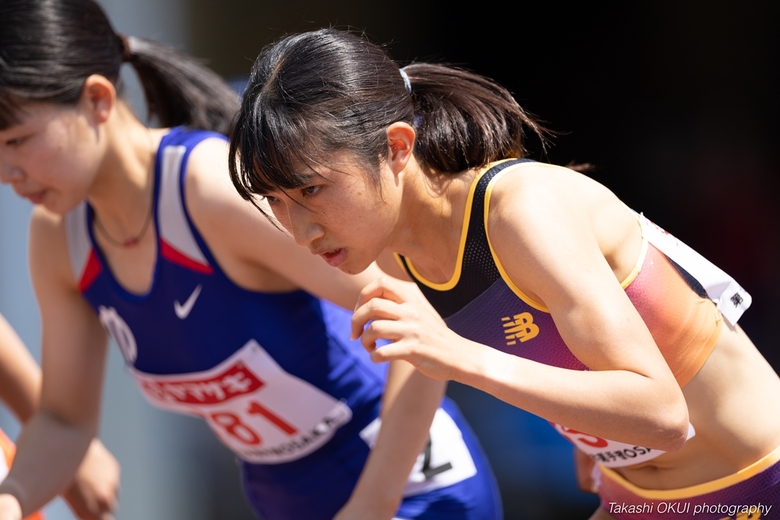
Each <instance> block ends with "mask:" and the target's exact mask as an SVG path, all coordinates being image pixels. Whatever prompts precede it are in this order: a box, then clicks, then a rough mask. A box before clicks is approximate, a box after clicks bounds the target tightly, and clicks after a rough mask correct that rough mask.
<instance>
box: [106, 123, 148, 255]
mask: <svg viewBox="0 0 780 520" xmlns="http://www.w3.org/2000/svg"><path fill="white" fill-rule="evenodd" d="M146 131H147V138H148V140H149V149H150V150H151V149H152V136H151V132H150V131H149V129H148V128H147V129H146ZM151 170H152V172H153V171H154V160H152V164H151ZM152 213H154V189H152V201H151V202H150V203H149V212H148V213H147V214H146V220H145V221H144V225H143V227H142V228H141V231H140V232H139V233H138V234H137V235H135V236H133V237H130V238H128V239H127V240H116V239H114V238H112V237H111V235H109V234H108V231H106V228H104V227H103V225H102V224H101V223H100V219H99V218H98V216H97V213H95V217H94V218H93V219H92V220H93V222H94V223H95V230H96V231H97V232H98V233H99V234H100V235H101V236H102V237H103V238H105V239H106V242H108V243H109V244H111V245H112V246H114V247H123V248H127V247H133V246H135V245H137V244H138V243H139V242H140V241H141V239H142V238H143V236H144V235H145V234H146V230H147V229H149V224H150V223H151V222H152Z"/></svg>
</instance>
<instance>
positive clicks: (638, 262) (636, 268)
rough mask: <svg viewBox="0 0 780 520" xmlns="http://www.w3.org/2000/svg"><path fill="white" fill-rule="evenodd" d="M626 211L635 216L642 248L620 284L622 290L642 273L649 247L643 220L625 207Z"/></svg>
mask: <svg viewBox="0 0 780 520" xmlns="http://www.w3.org/2000/svg"><path fill="white" fill-rule="evenodd" d="M626 209H627V210H628V211H630V212H631V213H632V214H634V215H635V216H636V223H637V225H638V226H639V232H640V233H641V234H642V248H641V249H640V250H639V258H637V260H636V264H634V268H633V269H631V272H630V273H628V276H626V279H625V280H623V281H622V282H620V286H621V287H622V288H623V290H625V289H627V288H628V286H629V285H631V282H633V281H634V279H635V278H636V277H637V276H639V273H640V272H642V265H643V264H644V263H645V257H646V256H647V247H648V246H649V245H650V241H649V240H648V239H647V237H646V236H645V228H644V226H643V225H642V222H643V220H642V219H641V218H639V213H636V212H635V211H633V210H632V209H631V208H629V207H628V206H626Z"/></svg>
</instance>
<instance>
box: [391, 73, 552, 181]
mask: <svg viewBox="0 0 780 520" xmlns="http://www.w3.org/2000/svg"><path fill="white" fill-rule="evenodd" d="M403 71H404V72H405V73H406V75H407V76H408V78H409V82H410V86H411V92H410V94H411V97H412V102H413V104H414V112H415V114H417V115H418V117H417V118H416V123H417V125H416V130H417V142H416V146H415V154H416V156H417V159H418V161H420V162H421V163H423V164H424V165H426V166H428V167H429V168H430V169H432V170H433V171H435V172H439V173H457V172H462V171H464V170H468V169H471V168H479V167H481V166H485V165H486V164H488V163H490V162H493V161H497V160H500V159H509V158H512V157H518V158H519V157H523V156H524V155H525V154H526V150H525V147H524V146H523V141H524V137H525V132H524V130H525V128H526V127H528V128H530V129H531V130H532V131H533V132H534V133H536V134H537V135H538V136H540V137H542V140H544V139H543V134H544V130H543V129H542V127H541V126H540V125H539V124H538V123H537V122H536V121H534V120H533V119H532V118H531V117H530V116H529V115H528V114H527V113H526V112H525V111H524V110H523V109H522V108H521V107H520V105H518V104H517V101H515V99H514V98H513V97H512V95H511V94H510V93H509V92H508V91H507V90H506V89H505V88H504V87H502V86H500V85H498V84H497V83H495V82H493V81H492V80H490V79H488V78H486V77H484V76H479V75H477V74H474V73H472V72H468V71H465V70H462V69H458V68H454V67H448V66H445V65H438V64H431V63H413V64H411V65H407V66H406V67H404V68H403Z"/></svg>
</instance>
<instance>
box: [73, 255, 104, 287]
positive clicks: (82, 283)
mask: <svg viewBox="0 0 780 520" xmlns="http://www.w3.org/2000/svg"><path fill="white" fill-rule="evenodd" d="M102 270H103V266H101V265H100V260H98V257H97V255H96V254H95V250H94V249H90V251H89V258H88V259H87V265H86V266H84V272H82V273H81V278H80V279H79V291H81V292H85V291H86V290H87V289H89V287H90V286H91V285H92V282H94V281H95V278H97V277H98V275H99V274H100V272H101V271H102Z"/></svg>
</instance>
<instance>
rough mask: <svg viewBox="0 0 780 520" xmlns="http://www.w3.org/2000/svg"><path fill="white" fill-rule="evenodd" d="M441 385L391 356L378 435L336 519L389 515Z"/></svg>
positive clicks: (425, 432) (421, 442) (394, 508)
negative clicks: (391, 360) (358, 477)
mask: <svg viewBox="0 0 780 520" xmlns="http://www.w3.org/2000/svg"><path fill="white" fill-rule="evenodd" d="M445 386H446V385H445V382H444V381H436V380H433V379H431V378H429V377H427V376H425V375H423V374H421V373H420V372H419V371H417V370H416V369H415V368H414V367H413V366H412V365H410V364H408V363H406V362H404V361H393V362H391V364H390V369H389V374H388V378H387V384H386V385H385V393H384V395H383V399H382V426H381V428H380V430H379V436H378V437H377V440H376V444H375V445H374V448H373V449H372V450H371V454H370V455H369V457H368V460H367V461H366V465H365V466H364V468H363V472H362V473H361V474H360V479H359V480H358V483H357V485H356V486H355V489H354V490H353V492H352V496H351V497H350V499H349V501H348V502H347V504H346V505H345V506H344V508H343V509H342V510H341V511H340V512H339V514H338V515H337V516H336V519H338V520H349V519H354V520H361V519H364V518H376V519H378V520H380V519H386V520H389V519H390V518H393V515H394V514H395V512H396V511H397V510H398V507H399V505H400V503H401V499H402V494H403V490H404V487H405V485H406V482H407V480H408V478H409V474H410V473H411V471H412V467H413V466H414V463H415V461H416V460H417V457H418V455H419V454H420V453H421V452H422V450H423V448H424V447H425V443H426V441H427V440H428V436H429V429H430V426H431V422H432V421H433V416H434V414H435V412H436V409H437V408H438V406H439V403H440V402H441V399H442V397H443V396H444V389H445Z"/></svg>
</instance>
